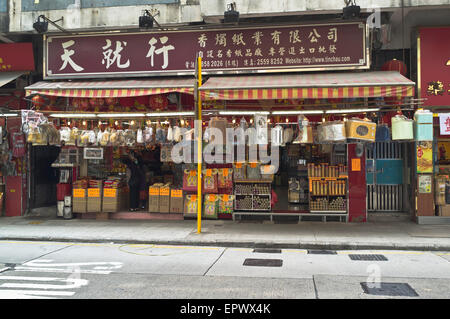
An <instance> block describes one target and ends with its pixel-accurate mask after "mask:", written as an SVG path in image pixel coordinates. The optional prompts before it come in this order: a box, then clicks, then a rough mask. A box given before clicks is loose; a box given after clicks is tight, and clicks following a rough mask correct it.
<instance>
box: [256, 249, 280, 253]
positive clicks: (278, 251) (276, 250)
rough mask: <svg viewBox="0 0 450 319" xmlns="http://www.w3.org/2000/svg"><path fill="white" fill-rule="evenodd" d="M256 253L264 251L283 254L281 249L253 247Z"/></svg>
mask: <svg viewBox="0 0 450 319" xmlns="http://www.w3.org/2000/svg"><path fill="white" fill-rule="evenodd" d="M253 252H254V253H263V254H281V249H271V248H255V249H253Z"/></svg>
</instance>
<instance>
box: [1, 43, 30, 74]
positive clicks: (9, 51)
mask: <svg viewBox="0 0 450 319" xmlns="http://www.w3.org/2000/svg"><path fill="white" fill-rule="evenodd" d="M12 71H34V55H33V44H32V43H31V42H21V43H2V44H0V72H12Z"/></svg>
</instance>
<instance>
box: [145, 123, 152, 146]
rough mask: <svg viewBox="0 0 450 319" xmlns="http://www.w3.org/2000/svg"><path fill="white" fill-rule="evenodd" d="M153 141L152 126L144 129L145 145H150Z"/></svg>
mask: <svg viewBox="0 0 450 319" xmlns="http://www.w3.org/2000/svg"><path fill="white" fill-rule="evenodd" d="M152 139H153V128H152V127H151V126H147V127H146V128H145V129H144V143H145V144H150V143H151V142H152Z"/></svg>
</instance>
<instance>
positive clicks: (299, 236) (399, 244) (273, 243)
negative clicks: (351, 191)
mask: <svg viewBox="0 0 450 319" xmlns="http://www.w3.org/2000/svg"><path fill="white" fill-rule="evenodd" d="M0 240H32V241H69V242H103V243H110V242H113V243H152V244H171V245H200V246H223V247H267V248H301V249H333V250H336V249H337V250H339V249H397V250H398V249H401V250H434V251H450V225H418V224H416V223H414V222H412V221H405V220H403V221H377V222H367V223H341V222H326V223H325V222H306V221H302V222H299V223H285V224H279V223H272V222H266V221H264V222H263V221H232V220H204V221H202V231H201V233H200V234H199V233H197V221H196V220H176V221H174V220H172V221H160V220H93V219H78V218H76V219H70V220H64V219H61V218H52V217H43V216H34V217H0Z"/></svg>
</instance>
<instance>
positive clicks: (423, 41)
mask: <svg viewBox="0 0 450 319" xmlns="http://www.w3.org/2000/svg"><path fill="white" fill-rule="evenodd" d="M449 35H450V27H448V26H444V27H420V28H418V30H417V71H418V81H417V82H418V88H419V90H418V91H419V97H420V98H421V99H423V108H424V109H425V110H427V111H428V112H430V113H431V114H432V115H429V118H428V119H427V120H426V121H423V122H422V123H423V124H422V125H423V127H424V128H425V127H430V129H431V127H433V129H432V133H433V134H432V136H431V137H428V138H427V139H425V140H424V141H423V142H422V141H421V142H420V144H418V145H417V171H416V173H417V198H416V203H417V204H416V220H417V222H418V223H421V224H443V223H449V221H450V180H449V173H450V169H449V168H450V166H449V164H450V157H449V149H450V139H449V136H450V135H449V134H450V129H449V126H450V119H449V118H450V90H449V89H450V81H449V71H450V59H449V57H448V54H447V53H448V52H449V50H450V44H449V43H448V42H446V41H442V39H443V38H448V36H449Z"/></svg>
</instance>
